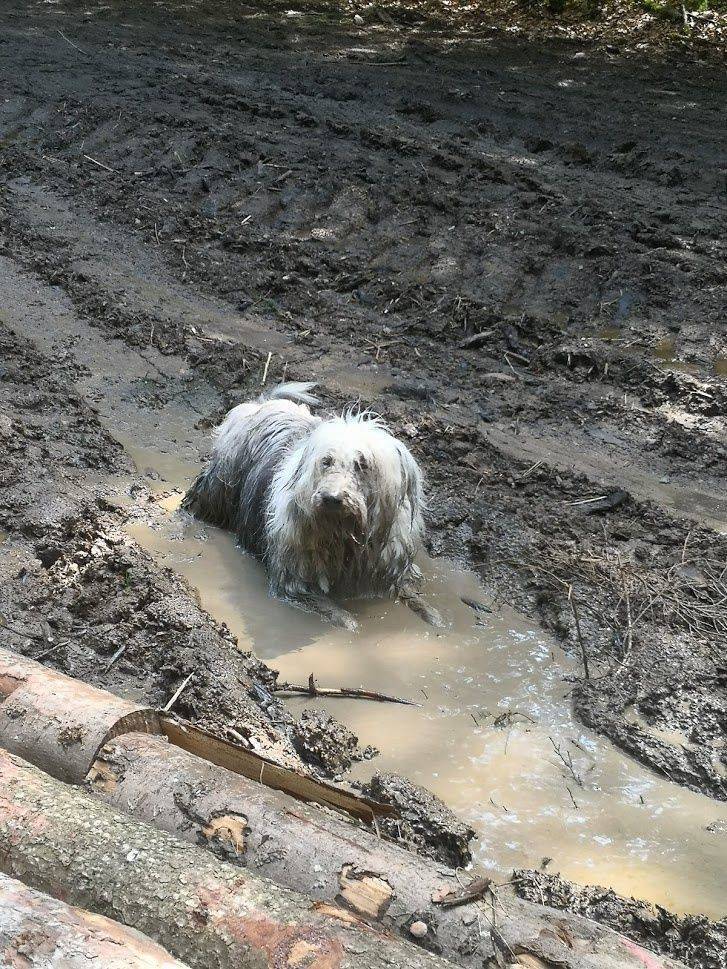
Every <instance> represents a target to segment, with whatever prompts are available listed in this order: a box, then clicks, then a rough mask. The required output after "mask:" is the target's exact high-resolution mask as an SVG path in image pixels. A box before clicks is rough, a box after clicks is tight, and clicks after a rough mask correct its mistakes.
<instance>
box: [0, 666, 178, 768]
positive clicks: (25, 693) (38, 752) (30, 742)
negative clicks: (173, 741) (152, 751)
mask: <svg viewBox="0 0 727 969" xmlns="http://www.w3.org/2000/svg"><path fill="white" fill-rule="evenodd" d="M129 730H137V731H142V730H143V731H148V732H149V733H161V727H160V726H159V718H158V717H157V715H156V713H154V711H153V710H150V709H149V708H148V707H143V706H140V705H139V704H138V703H130V702H129V701H128V700H122V699H121V698H120V697H117V696H114V695H113V693H108V692H107V691H106V690H99V689H96V687H94V686H89V685H88V684H87V683H82V682H81V681H80V680H74V679H72V678H71V677H70V676H64V675H63V673H56V672H55V670H47V669H45V667H43V666H41V665H40V663H36V662H35V661H34V660H32V659H28V658H27V657H25V656H20V655H19V654H18V653H13V652H11V651H10V650H9V649H2V648H0V744H1V745H2V746H3V747H4V748H5V750H8V751H10V753H12V754H17V755H18V756H19V757H23V758H25V760H29V761H31V762H32V763H34V764H35V765H36V766H37V767H40V768H42V769H43V770H44V771H47V772H48V773H49V774H52V775H53V776H54V777H58V778H60V780H62V781H69V782H70V783H73V784H81V783H83V779H84V777H85V776H86V774H87V773H88V771H89V768H90V767H91V764H92V763H93V762H94V759H95V758H96V755H97V754H98V752H99V750H100V749H101V748H102V747H103V745H104V744H105V743H106V741H107V740H111V738H112V737H116V736H117V735H118V734H120V733H125V732H126V731H129Z"/></svg>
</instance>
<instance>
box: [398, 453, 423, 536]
mask: <svg viewBox="0 0 727 969" xmlns="http://www.w3.org/2000/svg"><path fill="white" fill-rule="evenodd" d="M396 450H397V453H398V455H399V468H400V474H401V493H400V499H399V500H400V501H401V502H402V504H403V503H404V502H408V504H409V511H410V513H411V523H412V525H413V524H414V519H415V518H416V517H417V516H418V515H419V514H420V511H421V504H422V473H421V471H420V470H419V465H418V464H417V463H416V461H415V460H414V458H413V457H412V455H411V453H410V452H409V450H408V448H406V447H404V445H403V444H400V443H399V442H398V441H397V447H396Z"/></svg>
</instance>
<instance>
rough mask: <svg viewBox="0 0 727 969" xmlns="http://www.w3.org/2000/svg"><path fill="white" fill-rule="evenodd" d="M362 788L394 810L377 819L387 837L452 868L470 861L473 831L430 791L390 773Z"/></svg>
mask: <svg viewBox="0 0 727 969" xmlns="http://www.w3.org/2000/svg"><path fill="white" fill-rule="evenodd" d="M363 791H364V793H365V794H366V795H367V796H369V797H371V798H373V799H374V800H377V801H383V802H384V803H386V804H392V805H393V806H394V807H395V808H396V809H397V811H398V817H396V818H380V819H379V827H380V828H381V829H382V830H384V831H385V832H386V833H387V834H388V835H390V836H391V837H393V838H397V839H399V840H401V841H405V842H406V843H407V844H410V845H411V846H412V847H414V848H416V849H417V850H418V851H420V852H421V853H422V854H424V855H428V856H429V857H430V858H435V859H436V860H437V861H441V862H443V863H444V864H445V865H449V866H451V867H452V868H459V867H466V866H467V865H468V864H469V863H470V862H471V861H472V853H471V851H470V848H469V843H470V841H471V840H472V839H473V838H474V836H475V832H474V831H473V829H472V828H471V827H470V826H469V825H468V824H465V822H464V821H462V820H461V819H460V818H458V817H457V815H456V814H454V812H452V811H450V809H449V808H448V807H447V806H446V804H444V802H443V801H440V800H439V798H438V797H437V796H436V795H434V794H432V793H431V791H427V790H426V789H425V788H423V787H419V786H418V785H417V784H412V782H411V781H409V780H407V779H406V778H405V777H401V776H400V775H399V774H393V773H379V774H374V776H373V777H372V778H371V780H370V781H369V782H368V784H365V785H363Z"/></svg>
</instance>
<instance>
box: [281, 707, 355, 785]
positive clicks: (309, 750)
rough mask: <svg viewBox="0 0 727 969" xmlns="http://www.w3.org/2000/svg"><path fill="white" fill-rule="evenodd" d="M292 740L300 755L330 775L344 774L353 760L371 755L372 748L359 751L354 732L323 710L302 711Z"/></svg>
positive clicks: (294, 726) (294, 727)
mask: <svg viewBox="0 0 727 969" xmlns="http://www.w3.org/2000/svg"><path fill="white" fill-rule="evenodd" d="M291 739H292V741H293V746H294V747H295V749H296V751H297V752H298V754H299V755H300V757H302V759H303V760H304V761H306V763H308V764H312V765H313V766H314V767H317V768H318V769H319V770H321V771H322V772H323V773H324V774H326V775H328V776H329V777H335V776H336V775H338V774H345V773H346V771H347V770H349V769H350V767H351V764H352V763H353V762H354V761H358V760H363V759H364V758H365V759H367V760H368V759H369V756H370V755H372V753H371V751H372V748H369V747H367V748H366V750H361V748H360V747H359V745H358V737H357V736H356V734H354V733H352V732H351V731H350V730H349V729H348V727H344V725H343V724H342V723H339V722H338V720H335V719H334V718H333V717H331V716H329V715H328V714H327V713H324V712H323V711H322V710H304V711H303V713H302V715H301V717H300V720H298V722H297V723H295V724H294V725H293V731H292V737H291Z"/></svg>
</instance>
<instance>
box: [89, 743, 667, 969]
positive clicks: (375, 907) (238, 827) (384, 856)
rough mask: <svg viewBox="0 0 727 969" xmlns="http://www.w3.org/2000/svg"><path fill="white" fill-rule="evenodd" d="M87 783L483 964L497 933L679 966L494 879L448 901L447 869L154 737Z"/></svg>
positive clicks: (154, 820) (624, 966) (616, 967)
mask: <svg viewBox="0 0 727 969" xmlns="http://www.w3.org/2000/svg"><path fill="white" fill-rule="evenodd" d="M89 784H90V787H91V789H92V790H93V791H94V792H95V793H96V794H97V795H98V796H99V797H102V798H104V799H105V800H106V801H108V802H109V803H111V804H113V805H114V806H116V807H117V808H118V809H119V810H123V811H128V812H130V813H131V814H133V815H134V817H137V818H140V819H142V820H144V821H146V822H148V823H151V824H154V825H157V826H159V827H161V828H163V829H164V830H165V831H168V832H170V833H173V834H175V835H176V836H177V837H180V838H184V839H185V840H187V841H190V842H192V843H195V844H202V845H205V846H206V847H207V848H209V849H211V850H212V851H214V852H215V853H217V854H218V855H219V856H220V857H223V858H225V859H227V860H229V861H232V862H235V863H236V864H238V865H241V866H245V867H246V868H247V869H253V870H255V871H256V872H259V873H261V874H263V875H265V876H266V877H267V878H269V879H271V880H272V881H273V882H275V883H276V884H278V885H281V886H283V887H285V888H289V889H294V890H296V891H299V892H302V893H303V894H305V895H308V896H310V897H312V898H314V899H316V900H318V901H319V902H320V903H322V904H332V905H341V906H343V907H345V908H347V909H348V910H349V911H351V912H352V913H354V914H355V915H357V916H359V917H361V918H365V919H367V920H368V921H369V922H370V923H371V924H373V925H377V926H382V927H384V928H386V929H388V930H390V931H391V932H396V933H399V934H400V935H401V936H402V937H403V938H411V937H412V932H411V928H412V926H415V925H416V926H417V931H421V927H422V925H423V926H425V927H426V930H427V931H426V933H425V935H424V936H423V937H422V938H421V939H420V944H423V945H427V946H430V947H433V948H434V949H435V950H436V951H437V952H439V953H440V954H441V955H442V956H443V957H444V958H446V959H448V960H450V961H451V962H453V963H455V964H457V965H460V966H463V967H472V969H474V967H478V969H481V967H482V966H485V965H487V964H488V961H489V960H490V959H492V958H495V957H496V952H499V950H498V949H497V945H498V942H499V944H500V945H501V947H504V951H505V952H510V953H511V954H512V957H513V959H514V955H515V954H518V953H519V954H522V955H526V954H530V955H532V956H534V957H538V958H541V959H545V960H546V963H547V964H548V965H558V966H560V967H563V969H565V967H573V969H575V967H593V969H596V967H598V969H631V967H639V969H643V967H644V965H645V964H646V965H649V966H650V967H651V969H660V967H665V969H666V967H674V966H676V965H677V963H675V962H671V961H670V960H668V959H663V958H662V957H659V956H656V955H652V954H651V953H645V954H644V955H645V956H648V959H649V960H651V961H650V962H647V963H644V962H643V961H642V958H641V956H640V954H639V950H638V946H634V943H631V942H627V940H625V939H624V938H623V937H621V936H619V935H618V934H617V933H615V932H612V931H611V930H610V929H606V928H604V927H602V926H599V925H597V924H596V923H594V922H591V921H589V920H588V919H584V918H580V917H578V916H572V915H567V914H564V913H562V912H556V911H555V910H553V909H549V908H546V907H544V906H539V905H535V904H532V903H528V902H524V901H523V900H520V899H517V898H515V897H514V896H513V895H512V893H510V892H509V891H508V890H506V889H504V888H500V889H496V893H497V902H496V903H495V902H494V901H493V898H492V897H491V896H488V897H487V899H486V900H485V901H479V900H473V901H472V902H470V903H469V904H466V905H462V906H461V907H452V908H446V907H445V906H444V905H442V904H441V903H442V902H443V901H444V902H445V903H446V901H447V900H448V893H450V892H452V893H455V895H457V896H460V895H461V888H462V885H461V884H460V881H459V880H458V879H457V878H456V876H455V873H454V872H453V871H452V870H451V869H447V868H444V867H442V866H441V865H437V864H436V863H435V862H432V861H431V860H429V859H427V858H422V857H419V856H418V855H415V854H413V853H411V852H409V851H407V850H405V849H404V848H402V847H401V846H399V845H397V844H393V843H391V842H388V841H382V840H381V839H379V838H377V837H376V835H375V834H373V833H372V832H370V831H369V830H368V829H367V828H364V827H363V826H360V825H356V824H354V823H353V822H351V821H348V820H347V819H345V818H344V817H342V816H340V815H335V814H332V813H328V812H324V811H321V810H320V809H319V808H317V807H315V806H314V805H307V804H302V803H301V802H299V801H295V800H293V799H292V798H290V797H288V796H286V795H284V794H282V793H281V792H278V791H273V790H270V789H269V788H266V787H264V786H262V785H260V784H257V783H255V782H254V781H251V780H249V779H247V778H244V777H240V776H238V775H236V774H233V773H231V772H229V771H226V770H224V768H221V767H216V766H215V765H213V764H210V763H208V762H207V761H204V760H202V759H201V758H198V757H195V756H194V755H193V754H190V753H188V752H186V751H184V750H180V749H179V748H176V747H173V746H171V745H168V744H166V743H165V742H164V741H163V740H161V739H160V738H157V737H149V736H145V735H142V734H126V735H125V736H123V737H119V738H116V739H115V740H113V741H112V742H111V743H110V744H108V745H107V746H106V747H105V748H104V750H103V751H102V752H101V755H100V757H99V759H98V760H97V761H96V764H95V765H94V768H93V770H92V772H91V774H90V775H89ZM470 877H472V876H470ZM467 880H468V878H467V877H462V881H467ZM451 897H452V896H449V899H450V900H451ZM435 900H436V901H435ZM493 920H494V929H495V933H496V934H495V936H494V937H493V935H492V934H491V929H492V928H493ZM641 951H643V950H641ZM493 964H497V963H493Z"/></svg>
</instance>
